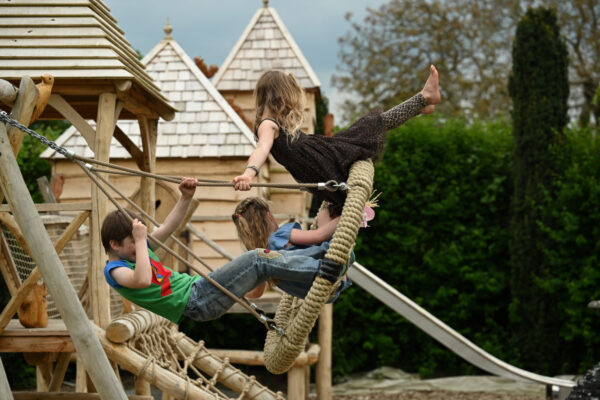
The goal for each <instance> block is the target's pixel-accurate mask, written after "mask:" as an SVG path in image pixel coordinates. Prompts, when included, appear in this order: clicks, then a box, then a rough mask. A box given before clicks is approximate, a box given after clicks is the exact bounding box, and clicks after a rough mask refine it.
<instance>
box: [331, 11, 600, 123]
mask: <svg viewBox="0 0 600 400" xmlns="http://www.w3.org/2000/svg"><path fill="white" fill-rule="evenodd" d="M532 4H542V5H551V6H554V7H555V8H556V9H557V13H558V17H559V21H560V25H561V27H562V28H563V30H564V32H565V35H566V37H567V44H568V49H569V51H570V57H571V72H570V76H571V83H572V85H578V86H577V87H578V88H579V87H583V90H582V91H581V92H580V91H579V90H578V91H575V92H574V93H573V99H572V103H573V106H574V110H575V111H576V112H579V111H581V112H582V115H585V114H586V110H588V111H589V110H591V112H593V113H594V115H595V117H596V120H598V119H599V118H598V108H599V107H600V105H597V106H595V107H593V106H592V105H591V104H590V100H591V98H592V97H593V91H594V89H595V88H596V86H597V85H598V82H600V63H598V62H597V60H598V59H600V32H598V29H599V26H600V24H599V22H598V15H600V1H599V0H574V1H568V2H565V1H560V0H541V1H535V0H521V1H519V0H497V1H496V0H483V1H473V0H456V1H442V0H425V1H421V2H414V1H409V0H390V1H389V2H387V3H386V4H384V5H382V6H381V7H380V8H378V9H368V12H367V16H366V17H365V19H364V20H363V21H360V22H357V21H355V20H353V19H352V15H351V14H348V15H347V16H346V18H347V20H348V21H349V22H350V24H351V28H350V31H349V32H348V34H347V35H345V36H344V37H342V38H340V39H339V43H340V52H339V65H338V73H337V74H336V75H335V76H334V77H333V80H332V81H333V85H334V86H336V87H337V88H339V89H341V90H342V91H345V92H348V93H350V94H351V95H352V96H349V99H347V100H346V101H345V102H344V104H343V110H344V114H345V115H344V118H346V119H353V118H354V117H355V116H356V115H359V114H363V113H364V112H366V111H368V110H370V109H372V108H374V107H391V106H393V105H395V104H397V103H398V102H400V101H403V100H404V99H406V98H408V97H409V96H412V95H413V94H415V93H416V92H417V91H419V90H420V89H421V88H422V85H423V82H424V81H425V78H426V75H427V72H428V69H427V67H428V65H429V64H435V65H436V66H437V67H438V69H439V71H440V83H441V89H442V92H443V99H444V101H443V102H442V104H440V106H439V107H438V109H439V111H441V112H445V113H450V114H462V113H465V114H466V115H468V116H478V117H480V118H486V119H487V118H491V119H493V118H494V117H495V116H497V115H498V114H506V113H508V111H509V110H510V106H511V105H510V97H509V96H508V93H507V91H506V84H507V81H508V73H509V71H510V64H511V48H510V46H511V43H512V39H513V35H514V31H515V27H516V24H517V23H518V21H519V20H520V18H521V17H522V15H523V14H524V12H525V11H526V9H527V6H529V5H532ZM579 103H581V104H579ZM587 115H589V112H588V113H587ZM584 119H585V118H584Z"/></svg>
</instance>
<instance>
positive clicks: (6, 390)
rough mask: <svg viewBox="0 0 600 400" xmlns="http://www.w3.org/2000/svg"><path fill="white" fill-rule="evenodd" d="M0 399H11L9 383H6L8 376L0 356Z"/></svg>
mask: <svg viewBox="0 0 600 400" xmlns="http://www.w3.org/2000/svg"><path fill="white" fill-rule="evenodd" d="M0 399H5V400H13V395H12V392H11V391H10V385H9V384H8V377H7V376H6V372H5V371H4V366H3V365H2V358H0Z"/></svg>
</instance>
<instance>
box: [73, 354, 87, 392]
mask: <svg viewBox="0 0 600 400" xmlns="http://www.w3.org/2000/svg"><path fill="white" fill-rule="evenodd" d="M75 391H76V392H79V393H86V392H87V372H85V367H84V366H83V362H82V361H81V358H80V357H79V355H78V356H77V367H76V371H75Z"/></svg>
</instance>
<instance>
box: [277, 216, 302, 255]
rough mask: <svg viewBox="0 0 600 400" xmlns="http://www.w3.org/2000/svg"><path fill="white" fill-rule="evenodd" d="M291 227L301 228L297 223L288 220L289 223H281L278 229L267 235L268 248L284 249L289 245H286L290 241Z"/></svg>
mask: <svg viewBox="0 0 600 400" xmlns="http://www.w3.org/2000/svg"><path fill="white" fill-rule="evenodd" d="M292 229H302V227H301V226H300V224H299V223H297V222H290V223H289V224H285V225H281V226H280V227H279V229H277V230H276V231H275V232H273V233H272V234H271V236H269V250H286V249H289V247H286V245H287V244H288V243H289V242H290V235H291V233H292Z"/></svg>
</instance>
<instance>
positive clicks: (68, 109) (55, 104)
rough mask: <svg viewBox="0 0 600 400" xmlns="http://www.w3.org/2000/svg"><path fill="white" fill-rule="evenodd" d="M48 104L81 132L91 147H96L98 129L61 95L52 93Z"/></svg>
mask: <svg viewBox="0 0 600 400" xmlns="http://www.w3.org/2000/svg"><path fill="white" fill-rule="evenodd" d="M48 104H49V105H50V106H51V107H52V108H54V109H55V110H56V111H58V112H59V113H61V114H62V115H63V116H64V117H65V118H66V119H67V120H69V122H71V123H72V124H73V126H74V127H75V128H77V130H78V131H79V133H81V136H83V138H84V139H85V141H86V143H87V144H88V146H89V147H90V148H92V149H93V148H94V146H93V143H94V138H95V136H96V131H95V130H94V128H92V127H91V126H90V124H88V122H87V121H86V120H85V119H84V118H83V117H82V116H81V115H80V114H79V113H78V112H77V110H75V109H74V108H73V107H72V106H71V105H70V104H69V103H68V102H67V101H66V100H65V99H64V98H63V97H62V96H61V95H59V94H56V93H53V94H51V95H50V100H49V101H48Z"/></svg>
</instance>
